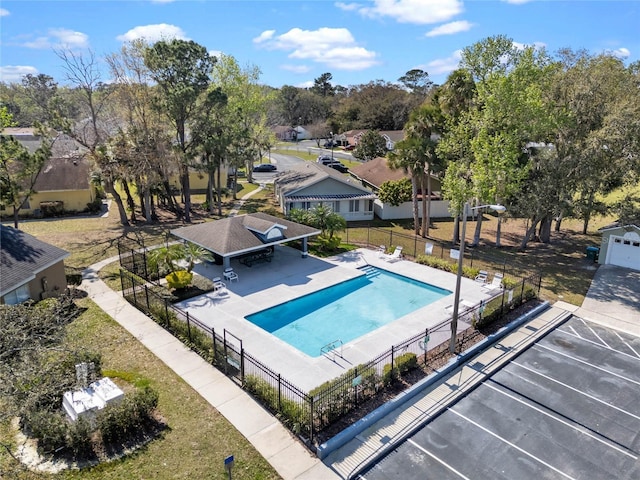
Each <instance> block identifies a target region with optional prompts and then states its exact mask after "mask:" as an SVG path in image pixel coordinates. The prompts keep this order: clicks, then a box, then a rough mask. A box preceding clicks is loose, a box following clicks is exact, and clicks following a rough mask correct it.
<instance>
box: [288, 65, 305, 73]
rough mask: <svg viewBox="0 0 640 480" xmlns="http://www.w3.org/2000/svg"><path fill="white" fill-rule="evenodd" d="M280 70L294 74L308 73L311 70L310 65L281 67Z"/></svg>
mask: <svg viewBox="0 0 640 480" xmlns="http://www.w3.org/2000/svg"><path fill="white" fill-rule="evenodd" d="M280 68H282V69H283V70H287V71H289V72H293V73H307V72H308V71H310V70H311V67H309V66H308V65H281V66H280Z"/></svg>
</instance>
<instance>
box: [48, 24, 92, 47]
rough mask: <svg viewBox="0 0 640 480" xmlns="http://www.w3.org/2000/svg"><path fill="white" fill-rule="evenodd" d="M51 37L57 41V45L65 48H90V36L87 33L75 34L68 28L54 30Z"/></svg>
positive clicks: (50, 31) (50, 33)
mask: <svg viewBox="0 0 640 480" xmlns="http://www.w3.org/2000/svg"><path fill="white" fill-rule="evenodd" d="M49 35H51V36H52V37H54V38H55V39H56V42H55V43H56V44H58V45H61V46H63V47H65V48H85V47H88V46H89V36H88V35H87V34H86V33H82V32H75V31H73V30H69V29H66V28H52V29H51V30H49Z"/></svg>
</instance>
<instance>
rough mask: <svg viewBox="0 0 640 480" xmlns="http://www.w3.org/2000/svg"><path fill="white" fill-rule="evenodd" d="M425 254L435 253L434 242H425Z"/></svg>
mask: <svg viewBox="0 0 640 480" xmlns="http://www.w3.org/2000/svg"><path fill="white" fill-rule="evenodd" d="M424 254H425V255H433V243H425V244H424Z"/></svg>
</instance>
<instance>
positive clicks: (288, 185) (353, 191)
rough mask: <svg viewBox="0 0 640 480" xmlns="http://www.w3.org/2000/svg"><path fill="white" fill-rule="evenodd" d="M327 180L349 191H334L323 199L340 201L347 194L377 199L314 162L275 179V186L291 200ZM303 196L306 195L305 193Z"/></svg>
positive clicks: (350, 181)
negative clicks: (299, 193)
mask: <svg viewBox="0 0 640 480" xmlns="http://www.w3.org/2000/svg"><path fill="white" fill-rule="evenodd" d="M327 180H332V181H333V182H337V183H341V184H343V185H344V187H345V188H346V189H348V191H341V192H336V191H335V190H334V191H333V192H331V193H327V194H323V195H322V196H323V199H327V198H329V197H331V198H334V199H338V198H339V196H340V195H345V194H349V195H355V197H354V198H364V197H366V198H376V197H375V195H374V194H372V193H371V192H370V191H369V190H366V189H365V188H364V187H362V186H361V185H358V184H357V183H355V182H354V181H353V179H352V178H350V177H347V176H345V175H343V174H342V173H340V172H338V171H337V170H334V169H333V168H330V167H327V166H325V165H321V164H319V163H314V162H304V163H301V164H299V165H296V166H295V167H293V168H292V169H290V170H288V171H286V172H283V173H281V174H279V175H278V176H277V177H276V178H275V184H276V185H277V187H278V189H279V190H280V192H281V193H282V194H283V195H284V196H285V197H287V198H290V197H292V196H295V195H296V194H297V193H298V192H301V191H302V190H304V189H306V188H309V187H311V186H313V185H315V184H317V183H320V182H323V181H327ZM303 195H305V194H304V193H303ZM363 196H364V197H363Z"/></svg>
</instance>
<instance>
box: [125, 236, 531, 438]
mask: <svg viewBox="0 0 640 480" xmlns="http://www.w3.org/2000/svg"><path fill="white" fill-rule="evenodd" d="M368 230H369V235H371V237H375V238H371V239H370V240H369V244H370V245H377V244H384V243H382V240H383V239H382V238H381V237H380V236H381V235H386V237H385V238H384V240H387V242H386V243H390V244H391V243H393V244H398V245H402V246H403V247H404V248H408V247H409V245H408V244H407V243H405V242H404V240H406V238H404V237H403V236H400V235H398V234H397V233H393V234H389V232H380V231H379V229H374V228H370V229H368ZM379 235H380V236H379ZM411 239H412V241H413V252H414V253H415V252H416V251H417V249H418V248H419V247H418V245H419V242H420V241H419V240H414V239H413V237H411ZM422 248H423V247H422ZM118 251H119V254H120V264H121V266H122V269H121V270H120V279H121V284H122V294H123V295H124V297H125V298H126V299H127V300H128V301H129V302H130V303H132V304H133V305H135V306H136V307H137V308H138V309H139V310H141V311H143V312H145V313H146V314H147V315H149V316H150V317H151V318H153V319H154V320H155V321H156V322H158V323H159V324H160V325H162V326H163V327H164V328H165V329H167V330H168V331H169V332H171V333H172V334H173V335H174V336H176V337H177V338H180V339H181V340H182V341H183V342H185V343H186V344H187V345H188V346H189V347H190V348H192V349H193V350H194V351H196V352H197V353H198V354H199V355H201V356H202V357H203V358H204V359H205V360H207V361H208V362H209V363H211V364H212V365H214V366H215V367H216V368H218V369H219V370H220V371H222V372H224V373H225V374H226V375H227V376H229V377H230V378H231V379H233V380H234V381H236V382H237V383H238V384H239V385H240V386H242V387H243V388H244V389H246V390H247V391H249V392H251V393H252V394H253V396H254V397H255V398H256V399H257V400H259V401H260V402H261V403H262V404H263V405H264V406H265V407H266V408H268V409H269V410H270V411H272V412H273V413H274V414H276V415H277V416H278V418H279V419H280V420H281V421H282V423H283V424H284V425H286V426H287V427H288V428H290V429H291V431H292V432H294V433H296V434H297V435H299V436H300V437H301V438H302V439H303V440H304V441H305V443H306V444H307V445H308V446H309V447H310V448H313V445H314V444H315V443H316V441H317V439H318V433H319V432H321V431H322V430H324V429H326V428H327V427H329V426H331V425H332V424H334V423H335V422H336V421H338V420H339V419H340V418H342V417H344V416H345V415H346V414H348V413H349V412H351V411H353V410H354V409H356V408H358V406H359V405H361V404H362V403H363V402H365V401H367V400H369V399H371V398H372V397H374V396H375V395H378V394H379V393H380V392H381V391H382V390H383V389H384V388H385V387H387V386H391V385H393V384H394V382H396V381H397V380H398V379H399V378H402V377H403V376H404V375H406V374H407V373H408V372H411V371H412V370H414V369H415V368H416V367H422V368H432V369H433V368H436V365H437V364H438V363H439V362H440V361H441V360H442V358H445V357H446V356H447V354H448V342H447V343H443V344H441V345H440V346H436V348H435V349H434V348H432V346H431V345H428V342H429V336H430V335H431V334H433V333H434V332H437V331H441V330H448V331H450V328H451V319H447V320H446V321H444V322H442V323H440V324H439V325H436V326H432V327H431V328H427V329H424V330H422V331H419V332H414V334H413V335H411V336H410V337H408V338H407V339H406V340H404V341H403V342H400V343H398V344H396V345H392V346H391V348H389V349H388V350H387V351H385V352H382V353H380V354H379V355H377V356H375V357H374V358H372V359H371V360H370V361H368V362H366V363H363V364H361V365H357V366H355V367H353V368H352V369H350V370H348V371H347V372H345V373H344V374H343V375H341V376H340V377H338V378H336V379H333V380H331V381H328V382H326V383H324V384H323V385H320V386H319V387H316V388H315V389H313V390H312V391H311V392H305V391H303V390H302V389H300V388H298V387H297V386H296V385H294V384H293V383H292V382H290V381H289V380H288V379H286V378H284V377H282V375H280V374H279V373H278V372H275V371H274V370H273V369H271V368H270V367H269V366H268V365H266V364H264V363H263V362H262V361H260V360H259V359H257V358H256V357H254V356H252V355H251V354H250V353H249V352H247V351H246V350H245V348H244V347H243V342H242V339H240V338H238V337H236V336H235V335H233V334H232V333H231V332H229V331H227V330H226V329H223V330H222V331H216V330H215V329H214V328H213V327H210V326H208V325H207V324H206V323H204V322H202V321H201V320H200V319H198V318H196V317H195V316H194V315H192V314H190V313H189V312H185V311H182V310H181V309H179V308H177V307H175V306H174V305H173V304H172V303H171V298H170V297H169V296H168V294H167V291H166V289H164V288H163V287H160V286H159V284H158V283H156V282H157V278H158V277H157V272H155V271H152V270H151V269H150V268H149V265H148V259H147V251H146V249H145V248H144V245H143V244H142V243H138V242H137V241H131V240H130V239H126V240H122V241H121V242H119V243H118ZM408 254H409V255H411V251H409V252H408ZM540 280H541V278H540V275H537V274H536V275H529V276H526V277H522V278H521V279H520V280H519V281H518V282H513V284H514V285H515V286H514V287H513V288H511V289H509V290H506V289H504V290H503V289H501V290H498V291H497V292H496V295H495V296H494V297H493V298H491V299H490V300H488V301H485V302H483V303H482V304H480V305H479V306H477V307H475V308H472V309H462V310H461V311H460V312H459V320H460V321H461V322H467V323H468V324H469V325H471V327H469V328H468V329H467V330H466V331H464V332H463V333H461V334H459V335H458V337H457V339H456V342H457V343H456V348H457V349H458V350H461V349H462V348H463V347H464V346H465V345H468V344H469V341H470V339H472V337H475V336H480V334H479V333H478V330H477V329H476V328H475V327H477V326H481V325H482V324H484V323H489V322H491V321H493V320H495V319H497V318H500V317H501V316H502V315H503V314H505V312H506V311H508V310H510V309H512V308H515V307H517V306H519V305H521V304H522V303H524V302H526V301H527V300H530V299H533V298H537V297H538V295H539V292H540ZM209 320H211V321H212V322H215V318H212V319H209ZM335 353H336V352H332V354H335ZM439 357H440V358H439Z"/></svg>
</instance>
